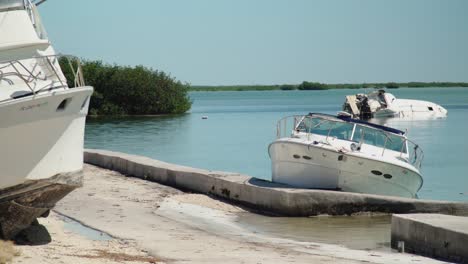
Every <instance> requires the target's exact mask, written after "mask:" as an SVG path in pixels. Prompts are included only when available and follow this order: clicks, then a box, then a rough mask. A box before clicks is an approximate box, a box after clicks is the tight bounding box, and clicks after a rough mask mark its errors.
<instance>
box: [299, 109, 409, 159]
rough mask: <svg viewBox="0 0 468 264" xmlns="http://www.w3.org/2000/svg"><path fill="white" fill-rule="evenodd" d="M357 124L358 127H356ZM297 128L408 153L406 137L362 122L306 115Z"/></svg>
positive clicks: (302, 130)
mask: <svg viewBox="0 0 468 264" xmlns="http://www.w3.org/2000/svg"><path fill="white" fill-rule="evenodd" d="M355 126H356V128H354V127H355ZM296 130H297V131H300V132H306V133H312V134H317V135H323V136H329V137H335V138H337V139H342V140H350V141H354V142H362V143H364V144H368V145H372V146H376V147H381V148H385V149H389V150H393V151H397V152H403V153H407V151H406V140H405V138H404V137H401V136H398V135H395V134H392V133H386V132H384V131H382V130H380V129H376V128H372V127H368V126H364V125H360V124H354V123H348V122H341V121H334V120H328V119H324V118H320V117H306V118H304V119H303V120H302V121H301V122H300V123H299V125H298V126H297V127H296ZM353 131H354V135H353Z"/></svg>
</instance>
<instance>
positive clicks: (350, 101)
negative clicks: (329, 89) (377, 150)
mask: <svg viewBox="0 0 468 264" xmlns="http://www.w3.org/2000/svg"><path fill="white" fill-rule="evenodd" d="M343 112H344V113H347V114H349V115H350V116H352V117H354V118H361V119H371V118H386V117H400V118H405V119H438V118H444V117H446V116H447V110H446V109H445V108H443V107H442V106H440V105H438V104H435V103H432V102H427V101H421V100H410V99H398V98H396V97H395V96H394V95H393V94H391V93H387V92H385V90H377V91H373V92H370V93H368V94H356V95H348V96H346V100H345V102H344V104H343Z"/></svg>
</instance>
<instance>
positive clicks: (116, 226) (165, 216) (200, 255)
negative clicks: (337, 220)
mask: <svg viewBox="0 0 468 264" xmlns="http://www.w3.org/2000/svg"><path fill="white" fill-rule="evenodd" d="M84 180H85V182H84V187H83V188H80V189H77V190H76V191H74V192H72V193H71V194H70V195H68V196H67V197H66V198H65V199H63V200H62V201H61V202H60V203H59V204H58V205H57V206H56V208H55V212H52V214H51V215H50V216H49V218H47V219H40V220H39V222H40V223H41V225H43V226H44V227H45V228H46V229H47V231H48V232H49V233H50V237H51V238H52V241H51V242H49V243H44V244H42V245H34V246H16V249H17V250H18V249H19V250H21V255H20V256H17V257H16V258H15V259H14V260H13V263H85V264H86V263H151V262H157V263H417V262H419V263H438V262H437V261H435V260H432V259H429V258H424V257H419V256H414V255H409V254H398V253H389V252H374V251H371V250H366V251H363V250H352V249H348V248H345V247H341V246H336V245H327V244H319V243H309V242H299V241H294V240H288V239H284V238H279V237H272V236H268V235H265V234H258V233H256V232H253V231H249V230H246V229H244V228H243V227H242V226H240V225H239V224H238V223H237V222H236V221H237V220H236V218H237V216H238V215H239V214H249V212H247V211H245V210H244V209H243V208H240V207H238V206H235V205H232V204H228V203H225V202H224V201H222V200H218V199H214V198H212V197H210V196H206V195H202V194H191V193H184V192H182V191H180V190H176V189H174V188H171V187H167V186H163V185H160V184H157V183H153V182H148V181H144V180H140V179H136V178H131V177H125V176H123V175H121V174H119V173H116V172H114V171H110V170H104V169H101V168H97V167H94V166H90V165H86V166H85V179H84ZM61 215H66V216H68V217H70V218H73V219H75V220H77V221H79V222H81V223H83V224H84V225H86V226H88V227H91V228H94V229H95V230H99V231H100V232H103V233H104V234H106V235H109V236H111V238H110V239H109V240H95V239H92V238H90V237H89V236H86V235H83V234H82V233H80V232H74V231H70V230H68V229H67V226H66V224H64V220H63V218H62V217H61Z"/></svg>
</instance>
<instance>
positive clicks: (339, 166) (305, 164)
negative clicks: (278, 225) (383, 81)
mask: <svg viewBox="0 0 468 264" xmlns="http://www.w3.org/2000/svg"><path fill="white" fill-rule="evenodd" d="M268 151H269V154H270V158H271V162H272V181H273V182H278V183H284V184H288V185H290V186H294V187H299V188H314V189H328V190H341V191H346V192H357V193H368V194H380V195H391V196H402V197H416V194H417V192H418V190H419V189H420V188H421V186H422V184H423V178H422V176H421V172H420V168H421V162H422V159H423V152H422V150H421V148H420V147H418V145H416V144H414V143H413V142H412V141H410V140H409V139H407V138H406V136H405V133H404V132H403V131H400V130H397V129H393V128H389V127H384V126H380V125H376V124H372V123H368V122H365V121H361V120H357V119H352V118H349V117H343V116H338V117H336V116H331V115H325V114H308V115H304V116H291V117H285V118H283V119H281V120H280V121H278V124H277V139H276V140H275V141H274V142H273V143H271V144H270V145H269V147H268Z"/></svg>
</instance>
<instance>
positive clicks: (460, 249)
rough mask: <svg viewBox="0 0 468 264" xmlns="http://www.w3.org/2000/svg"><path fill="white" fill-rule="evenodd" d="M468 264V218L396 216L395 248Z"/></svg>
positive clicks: (394, 223)
mask: <svg viewBox="0 0 468 264" xmlns="http://www.w3.org/2000/svg"><path fill="white" fill-rule="evenodd" d="M402 242H404V249H405V250H404V251H405V252H408V253H416V254H421V255H425V256H428V257H433V258H439V259H443V260H447V261H453V262H456V263H468V217H460V216H450V215H440V214H409V215H393V216H392V242H391V244H392V248H398V246H399V245H398V244H399V243H400V246H403V244H401V243H402Z"/></svg>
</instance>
